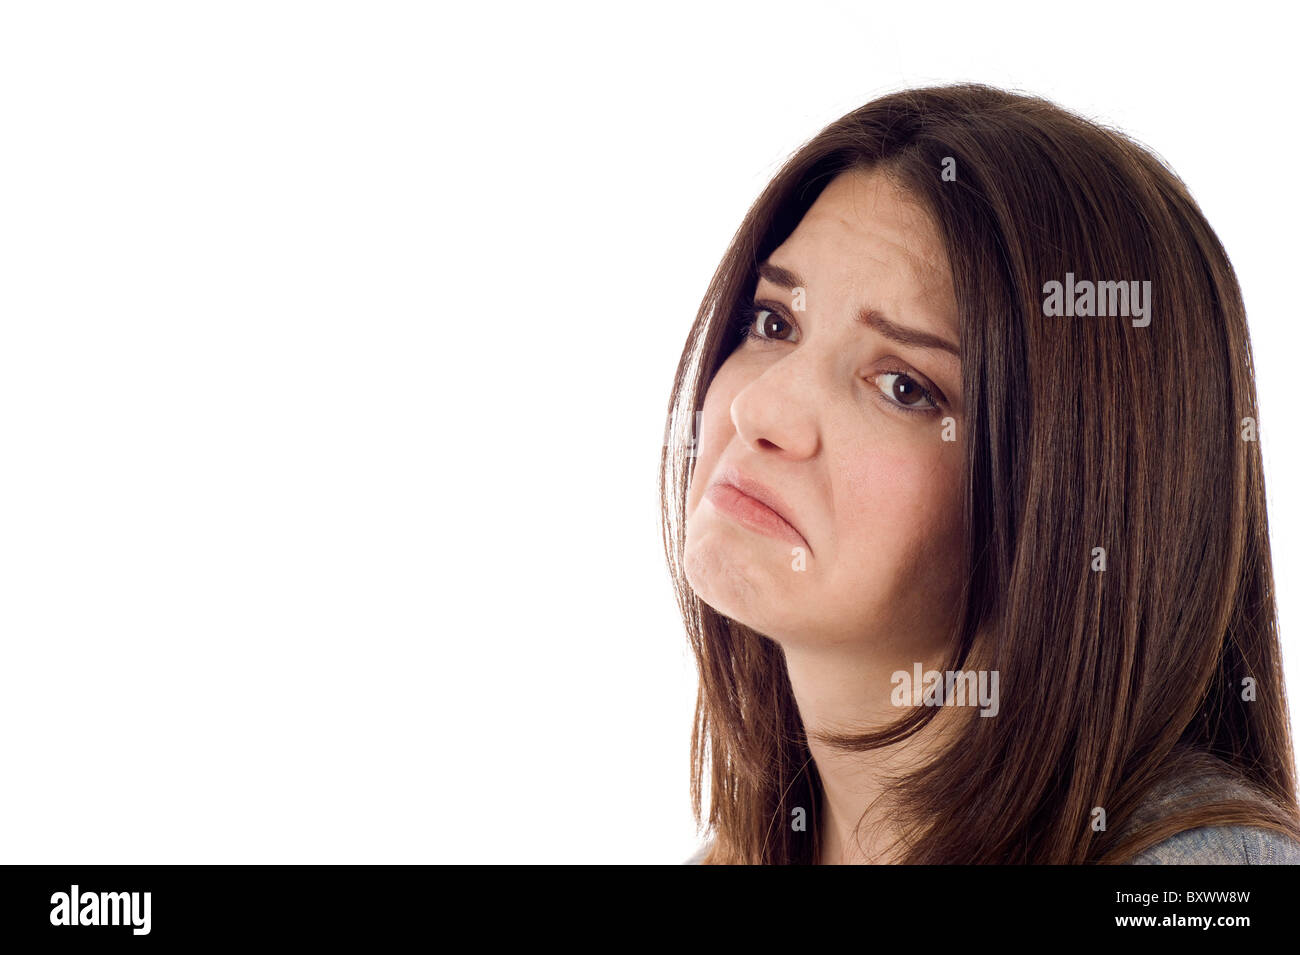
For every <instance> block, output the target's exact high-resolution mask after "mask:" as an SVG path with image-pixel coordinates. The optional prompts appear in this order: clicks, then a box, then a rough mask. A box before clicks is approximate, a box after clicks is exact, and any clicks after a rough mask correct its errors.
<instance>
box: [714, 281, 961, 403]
mask: <svg viewBox="0 0 1300 955" xmlns="http://www.w3.org/2000/svg"><path fill="white" fill-rule="evenodd" d="M759 312H771V313H772V314H773V315H776V316H777V317H778V318H780V319H781V321H783V322H785V323H786V324H787V325H791V324H793V322H791V321H790V320H789V319H788V318H786V317H785V316H784V315H782V314H781V312H780V310H779V309H775V308H771V307H769V306H766V305H759V304H758V303H756V302H751V303H750V304H749V305H748V306H746V307H745V308H742V309H741V311H740V314H739V315H737V316H736V320H735V324H734V326H733V330H734V333H735V335H736V336H738V338H739V339H740V341H739V342H738V344H743V343H744V342H746V341H751V340H752V341H756V342H777V341H781V339H779V338H764V337H763V336H762V335H759V334H757V333H756V332H755V331H754V322H755V320H756V319H757V318H758V313H759ZM880 375H898V376H899V377H900V378H906V379H907V380H908V381H910V382H911V383H912V384H914V385H916V388H917V390H918V391H920V392H921V396H922V397H923V398H925V400H926V401H928V402H929V403H930V404H931V405H932V406H933V407H930V408H909V407H907V406H906V405H901V404H899V403H898V402H897V401H891V400H890V399H889V398H885V399H884V401H885V403H886V404H887V405H889V406H890V407H891V408H896V409H898V410H899V411H901V412H902V413H903V414H909V415H926V416H928V417H932V416H934V415H936V414H939V413H940V410H941V409H940V402H939V399H938V398H936V397H935V396H934V394H933V392H931V391H930V389H928V388H926V387H925V385H923V384H921V382H919V381H917V380H916V379H915V378H914V377H912V376H911V375H909V374H908V373H907V372H905V371H903V370H902V369H901V368H895V369H885V370H883V371H881V372H880ZM876 377H879V375H877V376H876ZM882 394H883V392H882Z"/></svg>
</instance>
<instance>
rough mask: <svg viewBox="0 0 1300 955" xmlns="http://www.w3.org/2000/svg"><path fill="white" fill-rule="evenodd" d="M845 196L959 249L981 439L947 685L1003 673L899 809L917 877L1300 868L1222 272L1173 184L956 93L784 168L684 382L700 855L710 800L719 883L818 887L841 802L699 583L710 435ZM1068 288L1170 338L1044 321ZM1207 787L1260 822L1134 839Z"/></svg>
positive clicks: (848, 744) (670, 535)
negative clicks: (820, 199) (919, 223)
mask: <svg viewBox="0 0 1300 955" xmlns="http://www.w3.org/2000/svg"><path fill="white" fill-rule="evenodd" d="M850 169H864V170H865V169H876V170H880V171H883V172H885V173H886V174H888V175H889V176H891V177H892V178H893V179H895V180H896V181H897V182H899V183H900V184H902V185H903V186H904V187H905V188H906V189H907V190H908V192H909V193H910V195H911V196H912V197H913V198H915V199H916V200H917V201H918V202H920V203H921V204H922V206H923V207H924V208H926V209H927V210H928V212H929V213H930V214H931V215H932V216H933V218H934V220H935V222H936V223H937V224H938V226H939V231H940V233H941V235H942V236H943V237H944V242H945V247H946V250H947V255H948V261H949V263H950V266H951V268H952V272H953V287H954V290H955V292H956V300H957V307H958V317H959V321H960V326H961V343H960V344H961V353H962V366H963V371H962V375H963V381H962V388H963V398H964V406H965V407H966V408H967V409H968V417H967V420H966V422H965V424H964V427H965V429H966V431H967V433H966V438H967V441H966V448H967V455H966V467H965V475H964V480H963V488H962V494H963V496H964V504H963V506H964V513H965V524H966V532H967V533H966V538H967V541H968V545H967V548H966V554H965V561H966V579H967V581H968V583H967V586H966V588H965V592H964V594H963V598H962V604H961V606H960V607H959V613H958V617H957V619H958V620H959V621H960V623H959V625H958V627H957V628H956V630H955V632H954V633H953V637H952V649H951V655H950V661H949V663H948V665H947V666H946V667H945V669H948V670H959V669H970V668H973V667H979V668H985V669H989V670H997V671H999V674H1000V679H1001V686H1002V694H1001V698H1002V702H1001V710H1000V712H999V713H998V715H997V717H996V718H994V719H972V720H968V721H966V722H965V723H964V724H963V726H962V728H961V730H960V735H959V736H958V737H957V738H955V739H954V741H953V742H952V744H951V745H950V746H949V747H948V748H947V749H946V751H944V752H943V753H942V754H941V756H940V758H938V759H937V760H935V761H933V762H929V763H927V764H926V765H924V766H921V767H918V768H917V769H916V771H915V772H912V773H909V774H908V775H907V776H906V777H904V778H902V779H900V780H897V781H896V786H895V787H894V788H893V789H892V790H891V792H892V793H894V794H895V795H896V796H897V797H898V798H897V806H898V813H899V815H897V816H896V817H895V818H896V819H898V820H899V821H900V824H901V825H902V828H903V831H904V833H905V834H906V837H905V842H906V850H905V856H904V857H903V858H902V859H901V860H900V861H903V862H906V863H911V864H921V863H957V864H970V863H1053V864H1061V863H1065V864H1069V863H1089V862H1101V863H1113V862H1122V861H1128V860H1130V859H1131V858H1132V857H1133V856H1134V855H1135V854H1136V853H1138V852H1140V851H1142V850H1143V849H1145V848H1147V847H1148V846H1151V845H1153V844H1155V843H1157V842H1159V841H1162V840H1163V839H1165V838H1168V837H1169V836H1171V835H1173V834H1175V833H1177V832H1180V831H1183V830H1185V829H1191V828H1196V827H1198V826H1206V825H1220V824H1225V825H1226V824H1238V825H1254V826H1260V827H1263V828H1267V829H1272V830H1274V831H1277V832H1282V833H1286V834H1288V835H1290V836H1292V837H1293V838H1297V839H1300V811H1298V810H1297V805H1296V794H1295V769H1294V757H1293V754H1292V748H1291V738H1290V724H1289V718H1288V714H1287V704H1286V695H1285V689H1284V682H1283V673H1282V665H1281V653H1280V649H1279V645H1278V638H1277V628H1276V619H1277V618H1276V610H1275V606H1274V591H1273V576H1272V565H1271V560H1270V553H1269V540H1268V522H1267V516H1266V513H1265V503H1264V479H1263V471H1262V468H1261V456H1260V445H1259V442H1258V441H1257V440H1252V439H1253V438H1254V435H1253V433H1252V432H1251V429H1252V428H1254V427H1256V426H1257V423H1258V422H1259V413H1258V411H1257V409H1256V397H1255V386H1254V380H1253V369H1252V361H1251V352H1250V341H1249V336H1248V333H1247V329H1246V316H1245V308H1244V305H1243V302H1242V297H1241V292H1240V289H1239V287H1238V283H1237V280H1236V277H1235V275H1234V272H1233V269H1232V266H1231V264H1230V263H1229V261H1228V258H1227V255H1226V253H1225V252H1224V250H1223V248H1222V246H1221V245H1220V243H1219V241H1218V239H1217V238H1216V236H1215V235H1214V233H1213V231H1212V230H1211V229H1210V227H1209V225H1208V224H1207V222H1206V221H1205V218H1204V216H1202V214H1201V212H1200V210H1199V208H1198V207H1197V205H1196V203H1195V202H1194V201H1193V200H1192V198H1191V196H1190V195H1189V193H1188V190H1187V188H1186V186H1185V185H1184V184H1183V182H1182V181H1181V180H1180V179H1179V178H1178V177H1177V176H1176V175H1174V173H1173V172H1172V171H1170V170H1169V169H1168V168H1167V167H1166V166H1164V165H1163V164H1162V163H1161V162H1160V161H1159V160H1158V159H1157V158H1155V157H1154V156H1153V155H1152V154H1151V153H1149V152H1148V151H1146V150H1145V149H1143V148H1142V147H1140V146H1138V145H1137V144H1135V143H1134V142H1133V141H1131V140H1130V139H1128V138H1126V137H1125V136H1123V135H1121V134H1119V133H1117V132H1115V131H1112V130H1110V129H1106V128H1104V127H1101V126H1098V125H1096V124H1094V123H1091V122H1089V121H1086V120H1084V119H1082V118H1080V117H1078V116H1076V115H1074V114H1072V113H1070V112H1067V111H1065V110H1063V109H1061V108H1060V107H1058V106H1056V105H1054V104H1052V103H1049V102H1047V101H1045V100H1042V99H1038V98H1033V97H1027V96H1021V95H1015V94H1011V93H1007V92H1004V91H1001V90H996V89H992V88H989V87H985V86H978V85H957V86H945V87H936V88H929V89H916V90H909V91H905V92H900V93H894V94H891V95H888V96H884V97H882V98H880V99H876V100H874V101H872V102H870V103H868V104H867V105H865V106H863V107H861V108H860V109H857V110H854V111H853V112H852V113H849V114H848V115H847V116H844V117H843V118H841V119H839V120H837V121H836V122H834V123H832V124H831V125H829V126H827V127H826V128H825V129H823V130H822V131H821V132H820V133H819V134H818V135H817V136H815V137H814V138H813V139H812V140H810V141H809V142H808V143H807V144H806V145H804V146H803V147H802V148H801V149H799V150H798V151H797V152H796V153H795V154H794V155H793V156H792V157H791V158H790V159H789V160H788V161H787V162H786V163H785V165H784V166H783V168H782V169H781V170H780V171H779V172H778V174H777V175H776V177H775V178H774V179H773V180H772V182H771V183H770V184H769V185H768V187H767V188H766V189H765V190H764V192H763V193H762V195H761V196H760V197H759V198H758V200H757V201H756V202H755V203H754V204H753V206H752V207H751V208H750V210H749V212H748V213H747V215H746V216H745V219H744V221H743V222H742V223H741V225H740V228H739V230H738V231H737V232H736V234H735V236H734V238H733V240H732V242H731V244H730V246H729V248H728V249H727V251H726V254H725V255H724V257H723V259H722V262H721V264H720V265H719V267H718V269H717V271H716V273H715V274H714V277H713V280H712V282H711V283H710V285H709V288H708V291H707V293H706V294H705V297H704V300H703V302H702V303H701V305H700V309H699V312H698V314H697V316H696V320H695V323H694V325H693V327H692V329H691V331H690V334H689V336H688V339H687V342H686V345H685V348H684V350H683V352H682V356H681V360H680V362H679V364H678V367H677V372H676V376H675V379H674V381H673V388H672V397H671V399H670V402H669V410H668V429H669V432H670V433H671V434H672V435H673V436H674V440H672V441H670V442H668V443H666V444H665V447H664V452H663V455H662V457H661V461H660V475H659V477H660V495H661V504H662V517H663V535H664V547H665V552H666V555H667V558H668V562H669V567H670V570H671V573H672V576H673V579H674V586H675V588H676V594H677V600H678V604H679V607H680V609H681V612H682V617H683V620H684V622H685V626H686V630H687V633H688V636H689V639H690V643H691V647H692V650H693V651H694V655H695V659H696V663H697V667H698V672H699V680H700V682H699V692H698V697H697V702H696V713H695V724H694V729H693V733H692V745H691V801H692V807H693V809H694V813H695V818H696V821H697V824H701V825H702V824H703V823H702V814H701V797H702V792H703V788H704V782H705V780H706V779H707V780H708V781H709V784H710V785H709V797H710V799H709V813H708V825H709V828H710V829H711V830H712V834H713V846H712V849H711V851H710V853H709V855H708V857H707V858H706V859H705V862H706V863H811V862H813V861H814V860H815V859H816V858H817V827H816V824H815V823H816V820H815V812H816V807H817V806H818V805H819V799H820V794H821V789H820V781H819V779H818V774H817V769H816V765H815V764H814V763H813V762H812V759H811V755H810V750H809V747H808V743H807V737H806V736H805V730H804V727H803V725H802V724H801V721H800V718H799V714H798V710H797V708H796V705H795V700H794V697H793V695H792V693H791V688H790V684H789V680H788V677H787V673H786V667H785V660H784V656H783V653H782V651H781V649H780V647H779V646H778V645H776V644H775V643H774V642H773V641H771V640H769V639H768V638H766V637H764V636H762V635H761V634H759V633H757V632H755V631H753V630H751V629H749V628H748V627H746V626H744V625H742V624H740V623H738V622H736V621H733V620H730V619H728V618H726V617H724V616H722V615H721V614H719V613H717V612H716V611H715V610H713V609H712V608H711V607H709V606H707V605H706V604H704V603H703V602H702V601H701V600H700V599H699V598H698V597H696V596H695V594H694V593H693V592H692V590H691V588H690V586H689V585H688V583H687V581H686V578H685V575H684V572H683V547H684V538H685V522H686V502H687V489H688V486H689V483H690V480H691V475H692V470H693V467H694V463H695V458H694V456H693V455H692V454H691V453H690V452H689V450H688V448H689V443H690V442H689V436H688V435H689V432H690V429H691V428H692V427H693V425H694V422H695V420H696V416H695V412H697V411H698V410H699V409H701V408H702V407H703V400H704V394H705V392H706V390H707V389H708V386H709V383H710V382H711V380H712V378H713V376H714V374H715V373H716V371H717V369H718V367H719V366H720V365H721V363H722V362H723V361H724V360H725V359H726V358H727V357H728V354H729V351H730V348H731V347H734V344H735V342H734V339H732V338H731V337H730V336H729V335H728V328H729V325H730V321H731V319H733V318H734V317H735V316H736V315H737V314H738V313H739V311H740V309H741V308H742V306H743V305H744V304H745V303H746V302H747V300H748V298H749V297H750V296H752V294H753V292H754V289H755V284H756V281H757V266H758V265H759V264H760V263H761V262H763V261H764V260H765V259H766V258H767V256H768V255H769V254H770V253H771V252H772V251H773V250H774V249H775V248H776V247H777V246H778V245H780V244H781V242H782V241H784V239H785V238H786V237H787V236H788V235H789V234H790V233H791V232H792V231H793V229H794V227H795V226H796V225H797V224H798V222H799V220H800V219H801V218H802V216H803V214H804V213H805V212H806V211H807V210H808V208H809V207H810V206H811V205H812V203H813V201H814V200H815V199H816V198H817V196H818V195H819V194H820V192H821V190H822V189H823V188H824V187H825V186H826V184H827V183H828V182H829V181H830V180H831V179H832V178H834V176H835V175H837V174H838V173H840V172H843V171H846V170H850ZM945 169H948V170H950V171H951V172H950V173H948V174H947V175H945V174H944V170H945ZM954 174H955V178H954ZM1067 272H1068V273H1073V274H1074V275H1075V276H1078V277H1079V278H1080V279H1090V280H1114V281H1127V280H1149V281H1150V282H1151V288H1152V289H1153V291H1152V294H1151V296H1150V300H1149V302H1148V307H1149V308H1150V324H1149V325H1148V326H1146V327H1139V326H1138V325H1135V324H1134V323H1133V322H1131V321H1130V320H1129V319H1127V318H1113V317H1112V318H1089V317H1077V318H1054V317H1045V315H1044V291H1045V289H1044V285H1045V283H1046V282H1049V281H1052V280H1056V281H1060V280H1062V279H1064V277H1065V276H1066V273H1067ZM1245 419H1251V421H1250V422H1245ZM1096 547H1102V548H1104V549H1105V553H1106V569H1105V571H1104V572H1102V573H1099V572H1096V571H1095V570H1094V568H1093V566H1092V565H1091V561H1092V559H1093V553H1094V551H1093V549H1094V548H1096ZM1252 682H1253V685H1254V688H1255V689H1254V694H1255V696H1254V699H1249V698H1248V697H1249V696H1250V694H1249V692H1247V690H1246V688H1247V687H1248V686H1249V685H1250V684H1251V683H1252ZM934 715H935V712H934V708H933V707H915V708H912V709H909V710H908V711H907V715H906V716H905V717H904V718H902V719H900V720H899V721H898V722H897V723H895V724H894V725H892V726H890V727H888V728H886V729H883V730H880V731H879V732H875V733H869V734H865V735H861V736H852V735H827V736H826V737H825V738H826V740H827V741H828V742H829V743H832V744H833V745H836V746H839V747H841V748H843V749H845V750H850V751H862V750H868V749H873V748H877V747H880V746H884V745H888V744H890V743H894V742H897V741H898V740H900V739H903V738H905V737H906V736H908V735H910V734H911V733H913V732H915V731H916V730H918V729H920V728H921V727H923V726H924V725H925V724H926V723H927V722H928V721H929V719H931V718H933V717H934ZM1207 766H1215V767H1219V768H1220V769H1221V770H1222V771H1223V772H1225V773H1227V774H1229V775H1230V776H1231V777H1232V778H1233V779H1235V781H1236V782H1237V783H1238V784H1239V786H1242V787H1245V790H1246V795H1245V796H1243V798H1240V799H1232V800H1216V801H1214V802H1211V803H1202V804H1200V805H1196V806H1191V805H1188V806H1185V807H1184V808H1182V809H1181V810H1177V809H1176V811H1174V812H1173V813H1172V814H1168V815H1165V816H1164V817H1163V818H1160V819H1158V820H1157V821H1156V822H1154V823H1152V824H1147V825H1144V826H1141V827H1137V828H1134V827H1131V826H1125V825H1124V823H1125V821H1126V820H1132V819H1134V818H1135V817H1134V810H1136V809H1138V808H1139V807H1140V806H1141V805H1142V804H1143V802H1144V800H1146V799H1147V797H1149V796H1150V795H1152V794H1153V793H1155V792H1156V791H1157V789H1159V788H1160V787H1163V786H1167V785H1169V784H1171V783H1174V782H1177V781H1178V780H1181V779H1185V778H1187V777H1188V776H1190V775H1193V774H1196V773H1199V772H1201V771H1203V770H1204V769H1205V767H1207ZM1239 792H1240V790H1239ZM793 807H811V808H812V810H813V813H814V820H813V821H814V826H813V833H812V835H813V838H811V839H810V838H809V835H810V834H809V833H802V832H795V831H793V829H792V827H791V826H790V825H789V820H790V818H791V816H790V813H791V809H792V808H793ZM1094 807H1102V808H1103V809H1104V810H1105V813H1106V816H1107V819H1108V822H1107V825H1106V828H1105V829H1104V830H1100V831H1098V830H1096V829H1094V826H1093V825H1092V824H1091V823H1092V820H1093V818H1094V816H1093V809H1094Z"/></svg>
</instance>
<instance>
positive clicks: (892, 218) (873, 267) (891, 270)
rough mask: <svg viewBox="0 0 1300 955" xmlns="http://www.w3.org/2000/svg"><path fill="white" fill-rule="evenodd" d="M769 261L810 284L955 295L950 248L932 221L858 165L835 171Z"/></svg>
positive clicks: (912, 295) (940, 297) (898, 294)
mask: <svg viewBox="0 0 1300 955" xmlns="http://www.w3.org/2000/svg"><path fill="white" fill-rule="evenodd" d="M936 175H937V173H936ZM771 261H772V262H773V264H775V265H781V266H786V267H790V268H792V269H793V270H794V271H797V272H799V274H801V275H804V276H806V277H808V279H809V284H810V285H814V286H815V285H822V286H823V289H822V290H823V291H825V290H827V289H826V287H827V286H832V285H833V286H836V287H841V288H844V289H846V290H848V289H853V290H860V291H870V292H872V293H873V294H875V295H877V296H888V297H890V298H894V299H896V300H904V299H918V298H920V299H926V300H927V301H932V302H933V303H935V304H945V303H947V302H948V301H949V300H950V299H951V298H952V278H951V273H950V271H949V268H948V260H947V255H946V254H945V252H944V248H943V244H942V241H941V237H940V235H939V231H938V228H937V227H936V226H935V224H934V221H933V220H932V219H931V218H930V216H929V215H928V213H927V212H926V211H925V210H924V209H923V208H922V207H921V206H920V205H919V204H918V203H917V202H916V201H915V200H913V199H912V198H910V197H909V196H908V195H907V194H906V193H905V192H903V191H902V189H901V188H900V187H899V186H898V185H897V184H896V183H895V182H894V181H893V180H892V179H890V178H889V177H887V176H886V175H884V174H883V173H880V172H876V171H865V170H859V169H854V170H848V171H846V172H843V173H840V174H839V175H838V176H836V177H835V179H834V180H832V181H831V182H830V184H829V185H827V186H826V188H825V189H824V190H823V191H822V193H821V195H819V196H818V197H817V200H816V201H815V202H814V203H813V205H812V207H811V208H810V209H809V210H808V212H807V213H805V215H804V217H803V219H801V220H800V222H799V225H798V226H796V227H795V230H794V231H793V232H792V233H791V234H790V236H789V238H787V239H786V240H785V242H783V243H782V244H781V246H780V247H779V248H778V249H777V250H776V251H775V252H773V253H772V256H771ZM809 291H810V293H813V292H816V291H817V290H816V289H810V290H809Z"/></svg>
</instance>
